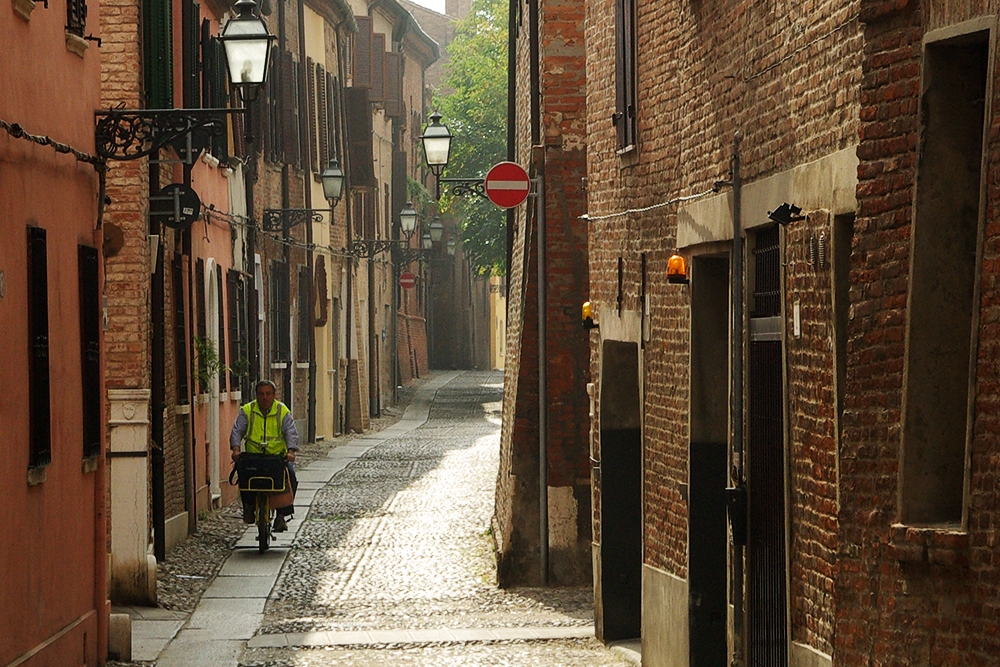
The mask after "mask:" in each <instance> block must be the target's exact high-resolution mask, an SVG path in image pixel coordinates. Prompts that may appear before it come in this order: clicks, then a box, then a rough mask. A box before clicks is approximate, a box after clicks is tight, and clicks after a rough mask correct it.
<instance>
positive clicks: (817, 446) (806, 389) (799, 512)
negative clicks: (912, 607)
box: [785, 211, 838, 654]
mask: <svg viewBox="0 0 1000 667" xmlns="http://www.w3.org/2000/svg"><path fill="white" fill-rule="evenodd" d="M832 231H833V230H832V227H831V216H829V215H828V214H827V213H826V212H823V211H820V212H817V213H815V214H813V215H810V216H809V217H808V220H804V221H802V222H799V223H797V224H795V225H790V226H789V227H788V228H787V231H786V236H785V247H786V252H785V280H786V283H785V287H786V289H785V312H786V313H793V311H794V307H795V304H796V303H798V304H799V307H800V314H801V315H800V318H801V335H800V336H799V337H795V335H794V331H789V334H790V335H789V336H788V337H787V339H786V340H787V351H786V355H787V359H788V370H787V378H788V414H789V440H790V442H789V444H790V447H789V456H788V460H789V462H790V471H789V473H790V474H789V482H790V487H789V490H788V492H789V499H790V502H789V503H788V511H789V514H790V524H789V525H790V532H789V539H788V544H789V547H790V550H791V553H792V558H791V559H790V561H789V565H790V571H789V584H790V593H789V596H790V600H791V616H792V639H793V640H796V641H800V642H802V643H805V644H808V645H809V646H812V647H813V648H816V649H819V650H821V651H823V652H824V653H827V654H829V653H831V651H832V638H833V627H832V626H833V617H832V613H831V611H832V609H831V605H830V601H831V600H832V599H833V589H834V586H833V570H834V567H835V565H836V549H837V532H836V525H837V483H838V480H837V421H836V405H837V403H836V394H835V378H834V374H835V368H834V356H833V355H834V349H835V345H834V328H833V322H834V316H833V291H832V285H831V278H832V273H831V268H830V262H829V259H827V262H826V264H825V265H824V266H820V265H819V259H818V244H819V239H820V237H821V235H825V237H824V239H825V240H824V243H826V244H827V246H828V247H829V242H830V240H831V237H832ZM812 239H815V240H816V244H817V253H816V255H817V259H816V264H815V265H814V264H813V261H812V259H813V258H812V255H811V254H810V253H811V251H810V244H811V243H812Z"/></svg>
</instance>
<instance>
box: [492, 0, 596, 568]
mask: <svg viewBox="0 0 1000 667" xmlns="http://www.w3.org/2000/svg"><path fill="white" fill-rule="evenodd" d="M584 11H585V9H584V7H583V6H581V5H580V3H575V2H547V3H544V6H543V8H542V10H541V12H540V22H541V26H542V27H541V29H540V31H539V32H540V43H539V53H540V62H539V79H540V86H541V92H542V96H541V103H540V135H541V137H540V141H541V143H542V144H544V149H543V150H542V151H540V152H538V153H536V154H535V155H534V157H533V158H532V153H531V151H530V148H531V147H530V143H531V126H530V111H529V109H530V102H529V100H530V90H529V86H528V82H529V68H530V62H529V54H528V48H529V45H528V25H527V20H526V19H527V17H526V16H525V20H524V21H523V22H522V25H521V30H520V31H519V36H518V44H517V49H518V51H517V69H518V76H517V81H518V89H517V91H516V95H515V105H516V108H517V110H518V111H517V126H516V135H517V161H518V162H520V163H521V164H523V165H529V163H530V164H531V167H532V171H533V172H534V175H535V176H540V177H542V178H543V179H544V183H545V229H546V235H547V238H546V252H547V257H546V273H545V275H546V279H547V285H546V295H547V305H546V312H545V313H544V316H545V326H546V332H547V337H546V350H545V363H546V377H547V383H548V388H547V389H548V391H547V401H546V405H547V424H548V429H547V438H546V441H547V451H548V454H547V455H548V471H549V477H548V486H550V487H574V490H576V488H577V487H588V486H589V484H590V466H589V459H588V455H589V441H588V435H587V434H588V431H589V425H588V422H587V412H586V411H587V398H586V384H587V382H588V381H589V377H590V376H589V369H588V367H587V362H586V359H587V353H588V350H587V337H586V334H585V333H584V332H583V331H581V329H580V321H579V309H580V304H581V303H582V302H583V301H585V300H586V299H587V293H588V276H587V268H588V267H587V260H586V253H587V228H586V224H585V223H584V222H583V221H582V220H581V219H580V217H579V216H580V215H582V214H583V212H584V208H585V204H584V202H585V194H584V190H583V177H584V175H585V170H586V147H585V119H586V92H585V90H586V81H585V72H584V67H583V62H584V49H583V44H584V42H583V21H584ZM524 13H525V14H527V11H525V12H524ZM536 206H537V205H536V203H535V201H534V200H531V201H529V203H528V204H527V205H525V206H522V207H519V209H518V211H517V229H516V234H515V241H514V252H513V257H512V263H511V264H512V265H511V275H510V279H509V285H510V298H509V301H508V304H509V305H508V307H509V311H508V325H507V326H508V328H507V346H508V347H507V358H506V366H505V373H504V376H505V383H504V418H503V419H504V424H503V429H502V438H501V440H502V444H501V447H502V449H501V471H500V477H499V480H498V488H497V512H496V519H497V524H498V530H499V532H500V533H501V535H500V536H499V537H500V544H499V545H498V546H499V547H500V579H501V583H502V584H504V585H506V584H510V583H515V582H533V581H537V577H538V564H537V559H538V556H537V549H538V519H537V506H538V488H537V487H538V472H537V468H538V425H539V421H538V363H539V351H538V323H537V317H538V308H537V294H538V292H537V290H538V280H537V271H538V268H537V258H538V255H537V241H536V238H535V235H536V233H537V223H538V219H537V217H536V216H535V215H534V213H535V210H534V209H535V208H536ZM526 212H527V215H528V218H527V219H526V217H525V214H526ZM587 495H588V494H587V493H586V492H584V493H582V494H579V493H578V494H576V496H577V497H578V498H579V497H581V496H587ZM586 504H587V503H585V502H584V503H581V504H580V506H578V507H576V508H574V509H575V511H578V512H580V513H582V514H583V515H584V516H587V515H588V514H589V511H590V510H589V507H587V506H586ZM579 523H581V522H578V527H579ZM582 523H583V524H585V525H584V529H583V530H581V531H580V533H579V534H578V535H577V543H576V544H574V545H562V549H553V550H552V551H550V568H551V570H550V573H551V576H552V577H553V580H554V581H556V580H558V581H565V582H567V583H568V582H571V581H586V580H589V576H590V553H589V551H590V547H589V543H590V533H589V526H587V525H586V523H587V522H582Z"/></svg>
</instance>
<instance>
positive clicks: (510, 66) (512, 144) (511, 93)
mask: <svg viewBox="0 0 1000 667" xmlns="http://www.w3.org/2000/svg"><path fill="white" fill-rule="evenodd" d="M517 7H518V5H517V4H516V3H514V2H511V3H509V8H508V11H507V161H508V162H516V161H517V145H516V140H517V138H516V135H515V130H516V127H517V105H516V104H515V103H514V101H515V100H516V99H517ZM515 211H516V209H513V208H509V209H507V256H506V259H507V262H506V272H505V273H504V275H505V276H509V275H510V264H511V262H512V261H513V256H514V231H515V229H516V225H517V218H516V213H515ZM504 282H507V283H509V281H504ZM504 296H506V295H504Z"/></svg>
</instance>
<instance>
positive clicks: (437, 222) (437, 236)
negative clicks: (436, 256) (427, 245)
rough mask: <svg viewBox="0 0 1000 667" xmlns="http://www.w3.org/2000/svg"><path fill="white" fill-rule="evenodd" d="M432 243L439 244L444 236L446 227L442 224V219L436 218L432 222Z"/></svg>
mask: <svg viewBox="0 0 1000 667" xmlns="http://www.w3.org/2000/svg"><path fill="white" fill-rule="evenodd" d="M430 234H431V241H433V242H434V243H437V242H438V241H440V240H441V237H442V236H444V225H443V224H442V223H441V218H438V217H436V216H435V218H434V220H433V221H432V222H431V228H430Z"/></svg>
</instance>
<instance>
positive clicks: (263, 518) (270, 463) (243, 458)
mask: <svg viewBox="0 0 1000 667" xmlns="http://www.w3.org/2000/svg"><path fill="white" fill-rule="evenodd" d="M234 474H235V475H236V477H237V483H238V486H239V489H240V492H241V493H245V492H248V493H252V494H253V495H254V498H253V503H254V524H255V525H256V526H257V550H258V551H259V552H260V553H264V552H265V551H267V549H268V547H269V546H270V543H271V537H272V532H271V531H272V525H273V520H274V516H275V509H274V508H275V507H285V506H287V505H289V504H290V503H291V498H290V496H291V492H292V489H291V485H290V484H289V479H288V468H287V467H286V463H285V458H284V457H283V456H277V455H274V454H250V453H243V454H242V455H240V457H239V459H237V460H236V462H235V463H234V465H233V472H232V473H230V483H231V482H232V477H233V475H234ZM279 495H280V496H282V501H284V500H285V498H284V496H286V495H287V496H289V498H288V499H287V500H288V502H272V498H273V497H274V496H279Z"/></svg>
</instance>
